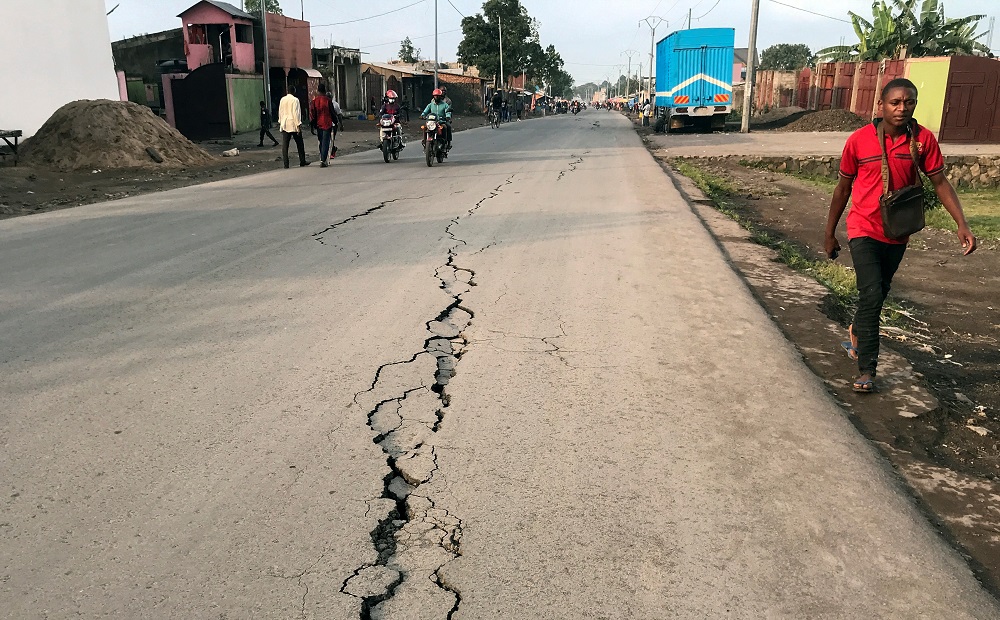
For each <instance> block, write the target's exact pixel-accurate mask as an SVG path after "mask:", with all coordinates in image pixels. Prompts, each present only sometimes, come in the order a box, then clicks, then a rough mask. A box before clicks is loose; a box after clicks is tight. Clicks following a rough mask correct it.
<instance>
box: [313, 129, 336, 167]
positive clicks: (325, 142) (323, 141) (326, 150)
mask: <svg viewBox="0 0 1000 620" xmlns="http://www.w3.org/2000/svg"><path fill="white" fill-rule="evenodd" d="M332 135H333V129H317V130H316V137H317V138H318V139H319V159H320V161H326V158H327V157H329V155H330V138H331V136H332Z"/></svg>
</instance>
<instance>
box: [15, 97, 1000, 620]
mask: <svg viewBox="0 0 1000 620" xmlns="http://www.w3.org/2000/svg"><path fill="white" fill-rule="evenodd" d="M418 149H419V145H417V144H411V146H410V147H409V148H408V149H407V150H406V151H404V155H403V157H402V158H401V160H400V161H399V162H396V163H392V164H384V163H382V162H381V159H380V157H379V154H378V153H377V152H370V153H362V154H358V155H354V156H350V157H346V158H343V159H338V160H337V161H336V164H335V165H334V166H333V167H332V168H330V169H320V168H318V167H316V166H311V167H309V168H305V169H298V168H295V169H291V170H279V171H275V172H269V173H264V174H260V175H256V176H252V177H245V178H241V179H235V180H230V181H223V182H218V183H211V184H207V185H202V186H196V187H188V188H184V189H179V190H174V191H169V192H164V193H160V194H154V195H148V196H142V197H136V198H128V199H125V200H120V201H117V202H112V203H105V204H95V205H89V206H85V207H80V208H76V209H70V210H64V211H58V212H53V213H47V214H42V215H37V216H29V217H22V218H17V219H11V220H6V221H2V222H0V265H2V269H0V279H2V286H0V356H2V357H0V359H2V367H0V441H2V447H3V450H2V453H0V482H2V485H3V498H2V512H0V616H2V617H4V618H16V619H19V620H20V619H29V618H48V619H58V618H77V617H82V618H102V617H116V618H157V619H158V618H183V619H191V618H212V619H221V618H229V619H237V618H239V619H243V618H279V619H285V618H317V619H326V618H359V617H360V618H386V619H428V620H430V619H444V618H456V619H463V620H467V619H474V618H475V619H478V618H567V619H576V618H608V619H612V618H615V619H616V618H651V619H652V618H655V619H662V618H763V617H772V618H806V617H808V618H822V617H828V618H917V617H926V618H949V619H958V618H997V617H1000V609H998V607H997V605H996V603H995V601H994V599H993V598H992V597H990V596H989V595H988V594H987V593H986V592H984V591H983V590H982V588H981V587H980V586H979V584H978V583H977V582H976V581H975V579H974V578H973V576H972V574H971V571H970V570H969V568H968V567H967V566H966V565H965V564H964V563H963V561H962V559H961V558H960V557H959V555H958V554H957V553H955V552H954V551H953V550H951V549H950V548H949V547H948V545H947V544H946V543H945V542H944V541H943V540H942V539H941V538H940V537H939V536H938V534H937V533H935V531H934V530H933V529H932V527H931V526H930V525H928V523H927V521H926V519H925V518H924V517H923V516H922V515H921V514H920V513H919V512H918V510H917V509H916V508H915V507H914V506H913V504H912V502H911V500H910V499H909V497H908V495H907V493H906V492H905V490H904V489H903V488H902V487H901V485H900V484H899V482H898V481H897V479H896V477H895V476H894V474H893V473H892V472H891V470H890V469H889V468H888V467H887V466H886V465H885V464H884V463H882V462H881V460H880V459H879V457H878V456H877V454H876V453H875V451H874V449H873V448H872V447H871V446H870V445H869V444H868V443H867V442H866V441H865V440H863V439H862V438H861V437H859V436H858V434H857V432H856V431H855V430H854V428H853V427H852V426H851V424H850V423H849V421H848V420H847V419H846V417H845V415H844V414H843V413H842V412H841V410H840V409H839V408H838V407H837V406H836V405H835V404H834V403H833V402H832V400H831V399H830V397H829V396H828V395H827V393H826V392H825V391H824V389H823V387H822V385H821V384H820V382H819V381H818V380H817V379H816V378H815V377H814V376H813V375H811V374H810V373H809V372H808V371H807V370H806V368H805V367H804V365H803V364H802V362H801V360H800V357H799V356H798V355H797V354H796V353H795V351H794V349H793V348H792V347H791V346H790V345H789V344H788V343H786V342H785V341H784V340H783V338H782V337H781V335H780V333H779V331H778V330H777V329H776V327H775V326H774V325H773V324H772V323H771V322H770V320H769V319H768V318H767V316H766V315H765V313H764V312H763V311H762V310H761V309H760V307H759V306H758V304H757V303H756V302H755V301H754V299H753V298H752V297H751V295H750V294H749V293H748V291H747V289H746V287H745V286H744V284H743V283H742V282H741V281H740V280H739V279H738V278H737V276H736V275H734V273H733V271H732V270H731V269H730V267H729V266H728V265H727V263H726V262H725V260H724V258H723V256H722V254H721V252H720V250H719V249H718V247H717V246H716V245H715V243H714V242H713V240H712V239H711V238H710V236H709V235H708V233H707V232H706V231H705V230H704V228H703V226H702V225H701V223H700V222H699V221H698V220H697V218H696V217H695V216H694V215H693V214H692V212H691V211H690V209H689V208H688V207H687V205H685V204H684V203H683V201H682V200H681V198H680V197H679V195H678V194H677V192H676V191H675V190H674V188H673V186H672V185H671V183H670V181H669V179H668V178H667V177H666V176H665V175H664V174H663V172H662V171H661V170H660V169H659V167H658V166H657V164H656V163H655V162H654V161H653V159H652V158H651V157H650V156H649V154H648V152H647V151H646V150H645V149H644V148H643V146H642V144H641V142H640V140H639V138H638V137H637V136H636V134H635V133H634V132H633V130H632V128H631V126H630V124H629V123H628V122H627V121H626V120H625V119H623V118H622V117H620V116H618V115H616V114H613V113H609V112H601V111H593V110H592V111H587V112H585V113H583V114H581V115H580V116H577V117H573V116H560V117H556V118H547V119H541V120H535V121H531V122H527V123H516V124H511V125H505V126H503V127H502V128H500V129H499V130H493V129H490V128H482V129H475V130H471V131H467V132H463V133H460V134H457V136H456V149H455V151H454V152H453V155H452V157H451V158H450V159H449V160H448V161H447V162H446V163H445V164H444V165H442V166H435V167H434V168H427V167H426V166H425V165H424V163H423V161H422V159H421V158H420V153H418V152H417V151H418Z"/></svg>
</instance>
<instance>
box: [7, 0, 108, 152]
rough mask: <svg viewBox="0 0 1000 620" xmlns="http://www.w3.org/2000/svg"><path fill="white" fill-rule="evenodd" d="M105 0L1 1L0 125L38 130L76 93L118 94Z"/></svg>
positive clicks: (26, 131) (30, 131)
mask: <svg viewBox="0 0 1000 620" xmlns="http://www.w3.org/2000/svg"><path fill="white" fill-rule="evenodd" d="M105 12H106V9H105V7H104V0H2V1H0V24H3V28H2V32H0V58H2V59H3V62H2V63H0V129H20V130H22V131H24V135H25V137H27V136H30V135H32V134H34V133H35V132H36V131H38V128H39V127H41V126H42V124H43V123H44V122H45V121H46V120H48V118H49V116H51V115H52V113H53V112H55V111H56V110H57V109H59V108H60V107H61V106H63V105H64V104H66V103H69V102H70V101H76V100H77V99H115V100H118V99H119V95H118V79H117V77H116V76H115V67H114V60H113V59H112V57H111V35H110V33H109V32H108V19H107V17H106V15H105Z"/></svg>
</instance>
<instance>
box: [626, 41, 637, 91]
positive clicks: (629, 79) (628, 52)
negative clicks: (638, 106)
mask: <svg viewBox="0 0 1000 620" xmlns="http://www.w3.org/2000/svg"><path fill="white" fill-rule="evenodd" d="M638 53H639V52H637V51H635V50H625V51H624V52H622V54H625V55H626V56H628V73H626V74H625V96H626V97H628V96H629V95H631V94H632V57H633V56H635V55H636V54H638Z"/></svg>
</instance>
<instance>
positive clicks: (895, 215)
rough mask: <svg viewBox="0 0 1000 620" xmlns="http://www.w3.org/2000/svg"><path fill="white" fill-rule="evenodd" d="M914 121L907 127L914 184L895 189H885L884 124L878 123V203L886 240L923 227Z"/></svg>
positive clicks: (901, 237) (922, 203) (887, 157)
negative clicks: (879, 147)
mask: <svg viewBox="0 0 1000 620" xmlns="http://www.w3.org/2000/svg"><path fill="white" fill-rule="evenodd" d="M916 125H917V124H916V123H915V122H914V123H911V124H910V126H909V127H907V134H908V135H909V139H910V157H911V158H912V159H913V169H914V171H915V172H916V174H917V176H916V179H917V182H916V184H915V185H907V186H906V187H901V188H900V189H897V190H896V191H894V192H893V191H889V155H888V154H887V153H886V150H885V125H884V124H883V123H879V124H878V141H879V144H881V145H882V197H881V198H879V204H880V206H881V211H882V229H883V232H884V233H885V236H886V237H888V238H889V239H903V238H905V237H907V236H909V235H912V234H913V233H915V232H918V231H920V230H923V228H924V226H925V223H924V186H923V184H922V183H921V182H920V164H919V160H918V153H917V126H916Z"/></svg>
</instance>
